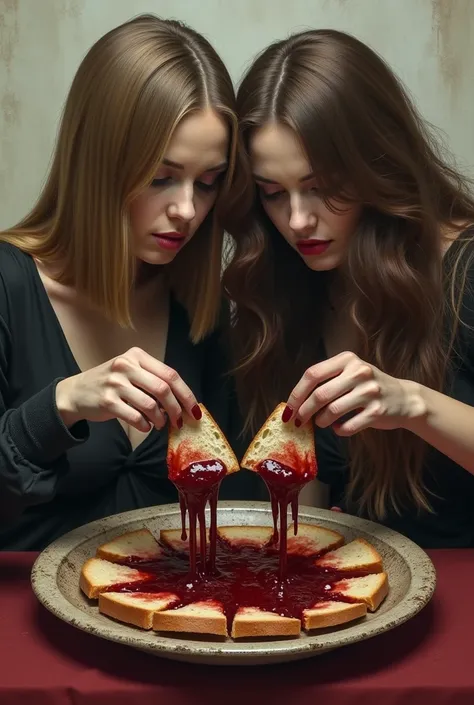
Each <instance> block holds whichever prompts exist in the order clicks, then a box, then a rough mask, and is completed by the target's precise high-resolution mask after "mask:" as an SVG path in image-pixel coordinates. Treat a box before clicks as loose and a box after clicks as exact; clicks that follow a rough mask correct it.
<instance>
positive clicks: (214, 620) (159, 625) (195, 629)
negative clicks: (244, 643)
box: [153, 601, 228, 636]
mask: <svg viewBox="0 0 474 705" xmlns="http://www.w3.org/2000/svg"><path fill="white" fill-rule="evenodd" d="M190 608H192V609H190ZM153 629H154V630H155V631H159V632H162V631H165V632H180V633H185V634H186V633H187V634H213V635H214V636H228V632H227V618H226V616H225V614H224V611H223V609H222V605H220V604H219V603H218V602H214V601H203V602H193V603H192V604H191V605H185V606H184V607H178V608H176V609H171V610H163V611H162V612H156V613H155V614H154V615H153Z"/></svg>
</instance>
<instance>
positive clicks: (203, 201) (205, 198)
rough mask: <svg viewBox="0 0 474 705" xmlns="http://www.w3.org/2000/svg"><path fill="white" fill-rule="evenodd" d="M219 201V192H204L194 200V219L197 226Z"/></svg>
mask: <svg viewBox="0 0 474 705" xmlns="http://www.w3.org/2000/svg"><path fill="white" fill-rule="evenodd" d="M216 201H217V193H210V194H202V195H199V196H198V198H196V199H195V201H194V209H195V211H196V216H195V219H194V222H195V227H197V226H198V225H200V224H201V223H202V221H203V220H204V219H205V218H206V217H207V215H208V214H209V212H210V211H211V209H212V208H213V207H214V206H215V203H216Z"/></svg>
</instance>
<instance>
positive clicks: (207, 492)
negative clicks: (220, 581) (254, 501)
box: [170, 460, 227, 580]
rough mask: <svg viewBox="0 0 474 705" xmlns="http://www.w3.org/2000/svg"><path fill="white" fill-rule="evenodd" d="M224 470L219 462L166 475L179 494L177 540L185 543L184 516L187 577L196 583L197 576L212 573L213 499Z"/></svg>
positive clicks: (202, 463)
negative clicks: (207, 524)
mask: <svg viewBox="0 0 474 705" xmlns="http://www.w3.org/2000/svg"><path fill="white" fill-rule="evenodd" d="M226 472H227V471H226V467H225V465H224V463H222V462H221V461H220V460H203V461H200V462H194V463H191V464H190V465H188V466H187V467H185V468H183V469H180V470H179V472H178V473H174V472H173V473H170V478H172V481H173V482H174V484H175V485H176V487H177V489H178V492H179V504H180V509H181V525H182V533H181V538H182V539H183V540H186V538H187V532H186V513H187V514H188V517H189V577H190V579H191V580H196V579H197V578H198V577H199V575H204V574H206V573H207V572H211V573H212V572H214V571H215V563H216V537H217V532H216V530H217V527H216V520H217V497H218V494H219V487H220V483H221V481H222V478H223V477H224V475H225V474H226ZM208 502H209V505H210V510H211V522H210V530H209V544H210V546H209V564H207V560H206V559H207V531H206V515H205V510H206V504H207V503H208ZM198 528H199V547H200V562H199V570H198V563H197V537H198V533H197V532H198Z"/></svg>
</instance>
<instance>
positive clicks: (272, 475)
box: [257, 458, 316, 581]
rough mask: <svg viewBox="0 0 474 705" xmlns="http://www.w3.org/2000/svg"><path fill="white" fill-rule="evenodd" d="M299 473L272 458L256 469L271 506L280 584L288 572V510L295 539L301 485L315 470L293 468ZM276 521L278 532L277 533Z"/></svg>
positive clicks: (311, 477) (311, 478) (305, 482)
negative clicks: (278, 554) (267, 493)
mask: <svg viewBox="0 0 474 705" xmlns="http://www.w3.org/2000/svg"><path fill="white" fill-rule="evenodd" d="M295 465H296V466H297V467H300V470H299V471H296V470H294V469H293V468H292V467H290V466H289V465H286V464H285V463H282V462H280V461H278V460H272V459H271V458H269V459H267V460H263V461H262V462H261V463H259V464H258V466H257V471H258V473H259V474H260V476H261V477H262V479H263V480H264V482H265V484H266V486H267V488H268V492H269V494H270V500H271V504H272V514H273V527H274V530H273V543H274V544H276V543H278V540H280V570H279V577H280V581H283V580H284V579H285V576H286V571H287V562H288V555H287V531H288V507H290V506H291V516H292V519H293V523H294V533H295V536H296V534H297V533H298V497H299V493H300V492H301V490H302V488H303V486H304V485H306V484H307V483H308V482H310V481H311V480H313V479H314V477H315V476H316V472H315V470H314V471H313V470H312V468H311V466H308V467H306V466H304V465H299V464H296V463H295ZM278 519H279V520H280V530H279V531H278Z"/></svg>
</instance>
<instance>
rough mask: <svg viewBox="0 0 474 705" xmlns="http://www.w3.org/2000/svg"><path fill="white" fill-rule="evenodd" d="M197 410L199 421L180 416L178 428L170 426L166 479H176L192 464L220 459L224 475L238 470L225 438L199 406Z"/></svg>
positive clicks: (232, 452) (202, 407)
mask: <svg viewBox="0 0 474 705" xmlns="http://www.w3.org/2000/svg"><path fill="white" fill-rule="evenodd" d="M199 408H200V409H201V412H202V418H201V419H200V420H199V421H196V420H195V419H194V418H192V417H190V416H188V415H184V416H183V427H182V428H181V429H177V428H174V427H170V431H169V438H168V455H167V463H168V473H169V478H170V480H175V479H177V478H179V476H180V474H181V473H182V472H183V471H184V470H186V468H188V467H189V466H190V465H192V464H193V463H199V462H203V461H208V460H220V461H221V463H223V464H224V465H225V469H226V474H230V473H233V472H237V471H238V470H240V465H239V461H238V460H237V458H236V456H235V453H234V451H233V450H232V448H231V447H230V445H229V442H228V441H227V439H226V437H225V435H224V434H223V432H222V431H221V429H220V428H219V426H218V425H217V423H216V422H215V420H214V419H213V418H212V416H211V414H210V413H209V412H208V411H207V409H206V408H205V407H204V406H203V404H200V405H199Z"/></svg>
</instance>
